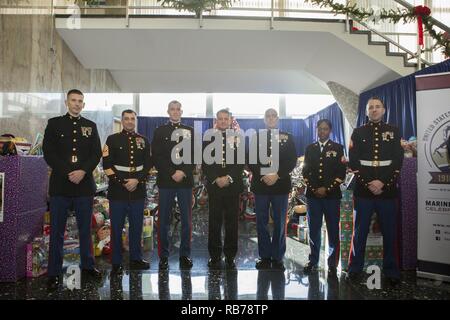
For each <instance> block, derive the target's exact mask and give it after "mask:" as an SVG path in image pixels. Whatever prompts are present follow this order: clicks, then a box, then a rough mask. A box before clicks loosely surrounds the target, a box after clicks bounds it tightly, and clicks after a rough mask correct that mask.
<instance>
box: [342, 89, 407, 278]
mask: <svg viewBox="0 0 450 320" xmlns="http://www.w3.org/2000/svg"><path fill="white" fill-rule="evenodd" d="M384 113H385V107H384V105H383V102H382V101H381V100H380V99H378V98H371V99H369V101H368V103H367V115H368V117H369V122H368V123H367V124H366V125H364V126H362V127H359V128H356V129H355V130H354V131H353V134H352V137H351V141H350V148H349V167H350V168H351V170H352V171H354V172H355V175H356V185H355V190H354V217H353V220H354V231H353V239H352V247H351V253H350V263H349V268H348V271H349V274H348V278H349V279H350V280H353V279H358V278H359V276H360V273H361V272H362V271H363V268H364V254H365V249H366V241H367V235H368V232H369V226H370V221H371V217H372V214H373V213H374V212H376V213H377V215H378V219H379V221H380V225H381V232H382V234H383V254H384V257H383V272H384V275H385V276H386V277H387V278H388V279H389V280H390V283H391V284H394V285H395V284H398V281H399V278H400V272H399V268H398V265H397V261H396V257H395V252H394V248H395V245H394V243H395V234H396V232H395V231H396V220H397V202H396V200H397V199H396V198H397V193H398V188H397V181H396V179H397V177H398V176H399V174H400V169H401V166H402V163H403V149H402V147H401V144H400V138H401V137H400V133H399V130H398V129H397V128H396V127H394V126H392V125H389V124H386V123H384V122H383V121H382V117H383V115H384Z"/></svg>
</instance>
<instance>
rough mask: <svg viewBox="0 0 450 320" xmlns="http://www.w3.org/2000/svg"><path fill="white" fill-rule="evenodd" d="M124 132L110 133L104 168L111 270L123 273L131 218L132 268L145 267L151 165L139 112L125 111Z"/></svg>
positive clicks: (146, 264)
mask: <svg viewBox="0 0 450 320" xmlns="http://www.w3.org/2000/svg"><path fill="white" fill-rule="evenodd" d="M122 126H123V130H122V132H119V133H116V134H113V135H110V136H109V137H108V139H107V140H106V144H105V146H104V147H103V169H104V170H105V173H106V175H107V176H108V179H109V182H108V199H109V203H110V204H109V207H110V211H111V229H112V230H111V231H112V233H111V245H112V265H113V267H112V273H113V274H119V273H122V270H123V268H122V230H123V227H124V224H125V218H126V216H128V221H129V226H130V227H129V245H130V269H132V270H145V269H148V268H149V267H150V264H149V262H147V261H145V260H144V259H143V258H142V248H141V238H142V228H143V219H144V205H145V198H146V196H147V194H146V181H147V176H148V172H149V170H150V169H151V167H152V164H151V157H150V143H149V141H148V139H147V138H146V137H144V136H142V135H140V134H138V133H136V132H135V129H136V113H135V112H134V111H133V110H125V111H123V112H122Z"/></svg>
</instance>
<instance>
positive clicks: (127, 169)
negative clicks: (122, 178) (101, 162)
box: [114, 165, 144, 172]
mask: <svg viewBox="0 0 450 320" xmlns="http://www.w3.org/2000/svg"><path fill="white" fill-rule="evenodd" d="M114 168H116V170H118V171H123V172H139V171H142V170H143V169H144V166H139V167H122V166H116V165H114Z"/></svg>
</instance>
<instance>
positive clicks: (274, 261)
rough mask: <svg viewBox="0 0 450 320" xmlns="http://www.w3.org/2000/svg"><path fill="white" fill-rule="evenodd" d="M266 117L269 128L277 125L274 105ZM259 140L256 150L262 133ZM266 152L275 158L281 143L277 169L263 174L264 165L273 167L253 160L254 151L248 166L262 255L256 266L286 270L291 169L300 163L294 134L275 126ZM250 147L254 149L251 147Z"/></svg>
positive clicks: (270, 132) (266, 113)
mask: <svg viewBox="0 0 450 320" xmlns="http://www.w3.org/2000/svg"><path fill="white" fill-rule="evenodd" d="M264 121H265V123H266V126H267V128H268V129H276V128H277V125H278V114H277V112H276V110H274V109H268V110H266V112H265V117H264ZM255 139H257V140H256V143H257V149H258V150H257V154H258V155H259V149H260V148H261V147H263V146H262V145H260V139H259V135H258V136H257V137H255ZM267 141H268V143H267V150H266V152H267V153H266V154H267V155H269V158H270V159H273V158H274V154H272V148H273V146H274V144H278V151H279V154H278V159H279V166H278V171H277V172H273V173H271V174H268V175H262V174H261V169H262V168H264V167H266V168H268V167H271V163H270V161H271V160H269V164H264V163H263V162H262V161H261V159H259V156H258V161H257V163H256V164H252V163H251V155H249V156H248V158H249V159H248V161H250V162H249V167H250V170H251V171H252V175H253V176H252V185H251V190H252V191H253V193H254V194H255V212H256V228H257V233H258V251H259V256H260V259H258V260H257V262H256V268H257V269H269V268H273V269H279V270H280V269H281V270H284V264H283V258H284V254H285V252H286V214H287V208H288V195H289V192H290V191H291V187H292V185H291V176H290V173H291V171H292V170H294V168H295V166H296V164H297V154H296V150H295V144H294V140H293V138H292V135H290V134H289V133H287V132H283V131H279V132H278V134H276V133H275V131H273V130H268V131H267ZM250 151H252V150H251V149H250ZM270 207H272V212H273V220H274V224H273V225H274V230H273V234H272V236H271V235H270V233H269V230H268V224H269V210H270Z"/></svg>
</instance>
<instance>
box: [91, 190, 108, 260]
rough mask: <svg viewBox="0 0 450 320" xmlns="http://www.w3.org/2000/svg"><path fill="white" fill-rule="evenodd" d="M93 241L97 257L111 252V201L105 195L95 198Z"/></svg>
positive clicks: (92, 224)
mask: <svg viewBox="0 0 450 320" xmlns="http://www.w3.org/2000/svg"><path fill="white" fill-rule="evenodd" d="M91 226H92V243H93V244H94V254H95V256H96V257H99V256H101V255H109V254H110V253H111V223H110V220H109V201H108V199H106V198H105V197H100V196H97V197H95V198H94V210H93V212H92V223H91Z"/></svg>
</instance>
